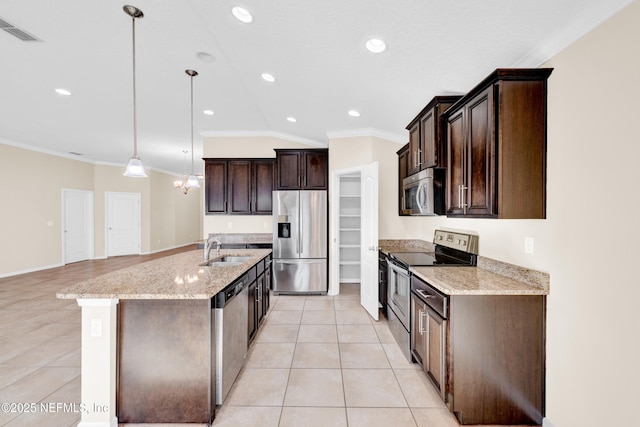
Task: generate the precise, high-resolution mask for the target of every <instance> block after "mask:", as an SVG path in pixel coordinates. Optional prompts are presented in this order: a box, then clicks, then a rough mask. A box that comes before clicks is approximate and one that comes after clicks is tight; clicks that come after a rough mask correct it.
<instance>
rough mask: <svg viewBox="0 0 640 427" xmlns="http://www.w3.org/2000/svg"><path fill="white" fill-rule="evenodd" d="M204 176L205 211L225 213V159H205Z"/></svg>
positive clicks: (208, 212)
mask: <svg viewBox="0 0 640 427" xmlns="http://www.w3.org/2000/svg"><path fill="white" fill-rule="evenodd" d="M204 177H205V213H206V214H207V215H209V214H224V213H227V161H226V160H213V159H206V160H205V163H204Z"/></svg>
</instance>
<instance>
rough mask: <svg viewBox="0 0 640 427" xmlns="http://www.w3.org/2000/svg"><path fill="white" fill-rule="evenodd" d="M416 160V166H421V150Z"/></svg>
mask: <svg viewBox="0 0 640 427" xmlns="http://www.w3.org/2000/svg"><path fill="white" fill-rule="evenodd" d="M416 160H417V161H418V166H422V149H420V150H418V158H417V159H416Z"/></svg>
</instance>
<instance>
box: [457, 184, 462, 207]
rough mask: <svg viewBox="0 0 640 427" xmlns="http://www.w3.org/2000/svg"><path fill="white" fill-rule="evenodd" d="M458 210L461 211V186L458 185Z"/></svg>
mask: <svg viewBox="0 0 640 427" xmlns="http://www.w3.org/2000/svg"><path fill="white" fill-rule="evenodd" d="M458 209H462V185H458Z"/></svg>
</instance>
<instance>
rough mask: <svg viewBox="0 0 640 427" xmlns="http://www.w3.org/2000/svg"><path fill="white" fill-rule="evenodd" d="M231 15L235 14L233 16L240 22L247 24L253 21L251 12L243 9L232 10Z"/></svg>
mask: <svg viewBox="0 0 640 427" xmlns="http://www.w3.org/2000/svg"><path fill="white" fill-rule="evenodd" d="M231 13H233V16H235V17H236V19H237V20H238V21H240V22H244V23H245V24H248V23H250V22H251V21H253V16H251V13H249V11H248V10H247V9H245V8H243V7H240V6H236V7H234V8H233V9H231Z"/></svg>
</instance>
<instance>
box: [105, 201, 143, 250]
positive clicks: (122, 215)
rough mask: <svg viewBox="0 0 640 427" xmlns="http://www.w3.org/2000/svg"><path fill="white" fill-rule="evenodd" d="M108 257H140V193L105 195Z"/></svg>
mask: <svg viewBox="0 0 640 427" xmlns="http://www.w3.org/2000/svg"><path fill="white" fill-rule="evenodd" d="M105 197H106V215H105V216H106V221H105V224H106V228H107V229H106V246H107V257H111V256H120V255H139V254H140V240H141V224H140V223H141V219H140V199H141V197H140V193H114V192H107V193H105Z"/></svg>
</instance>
